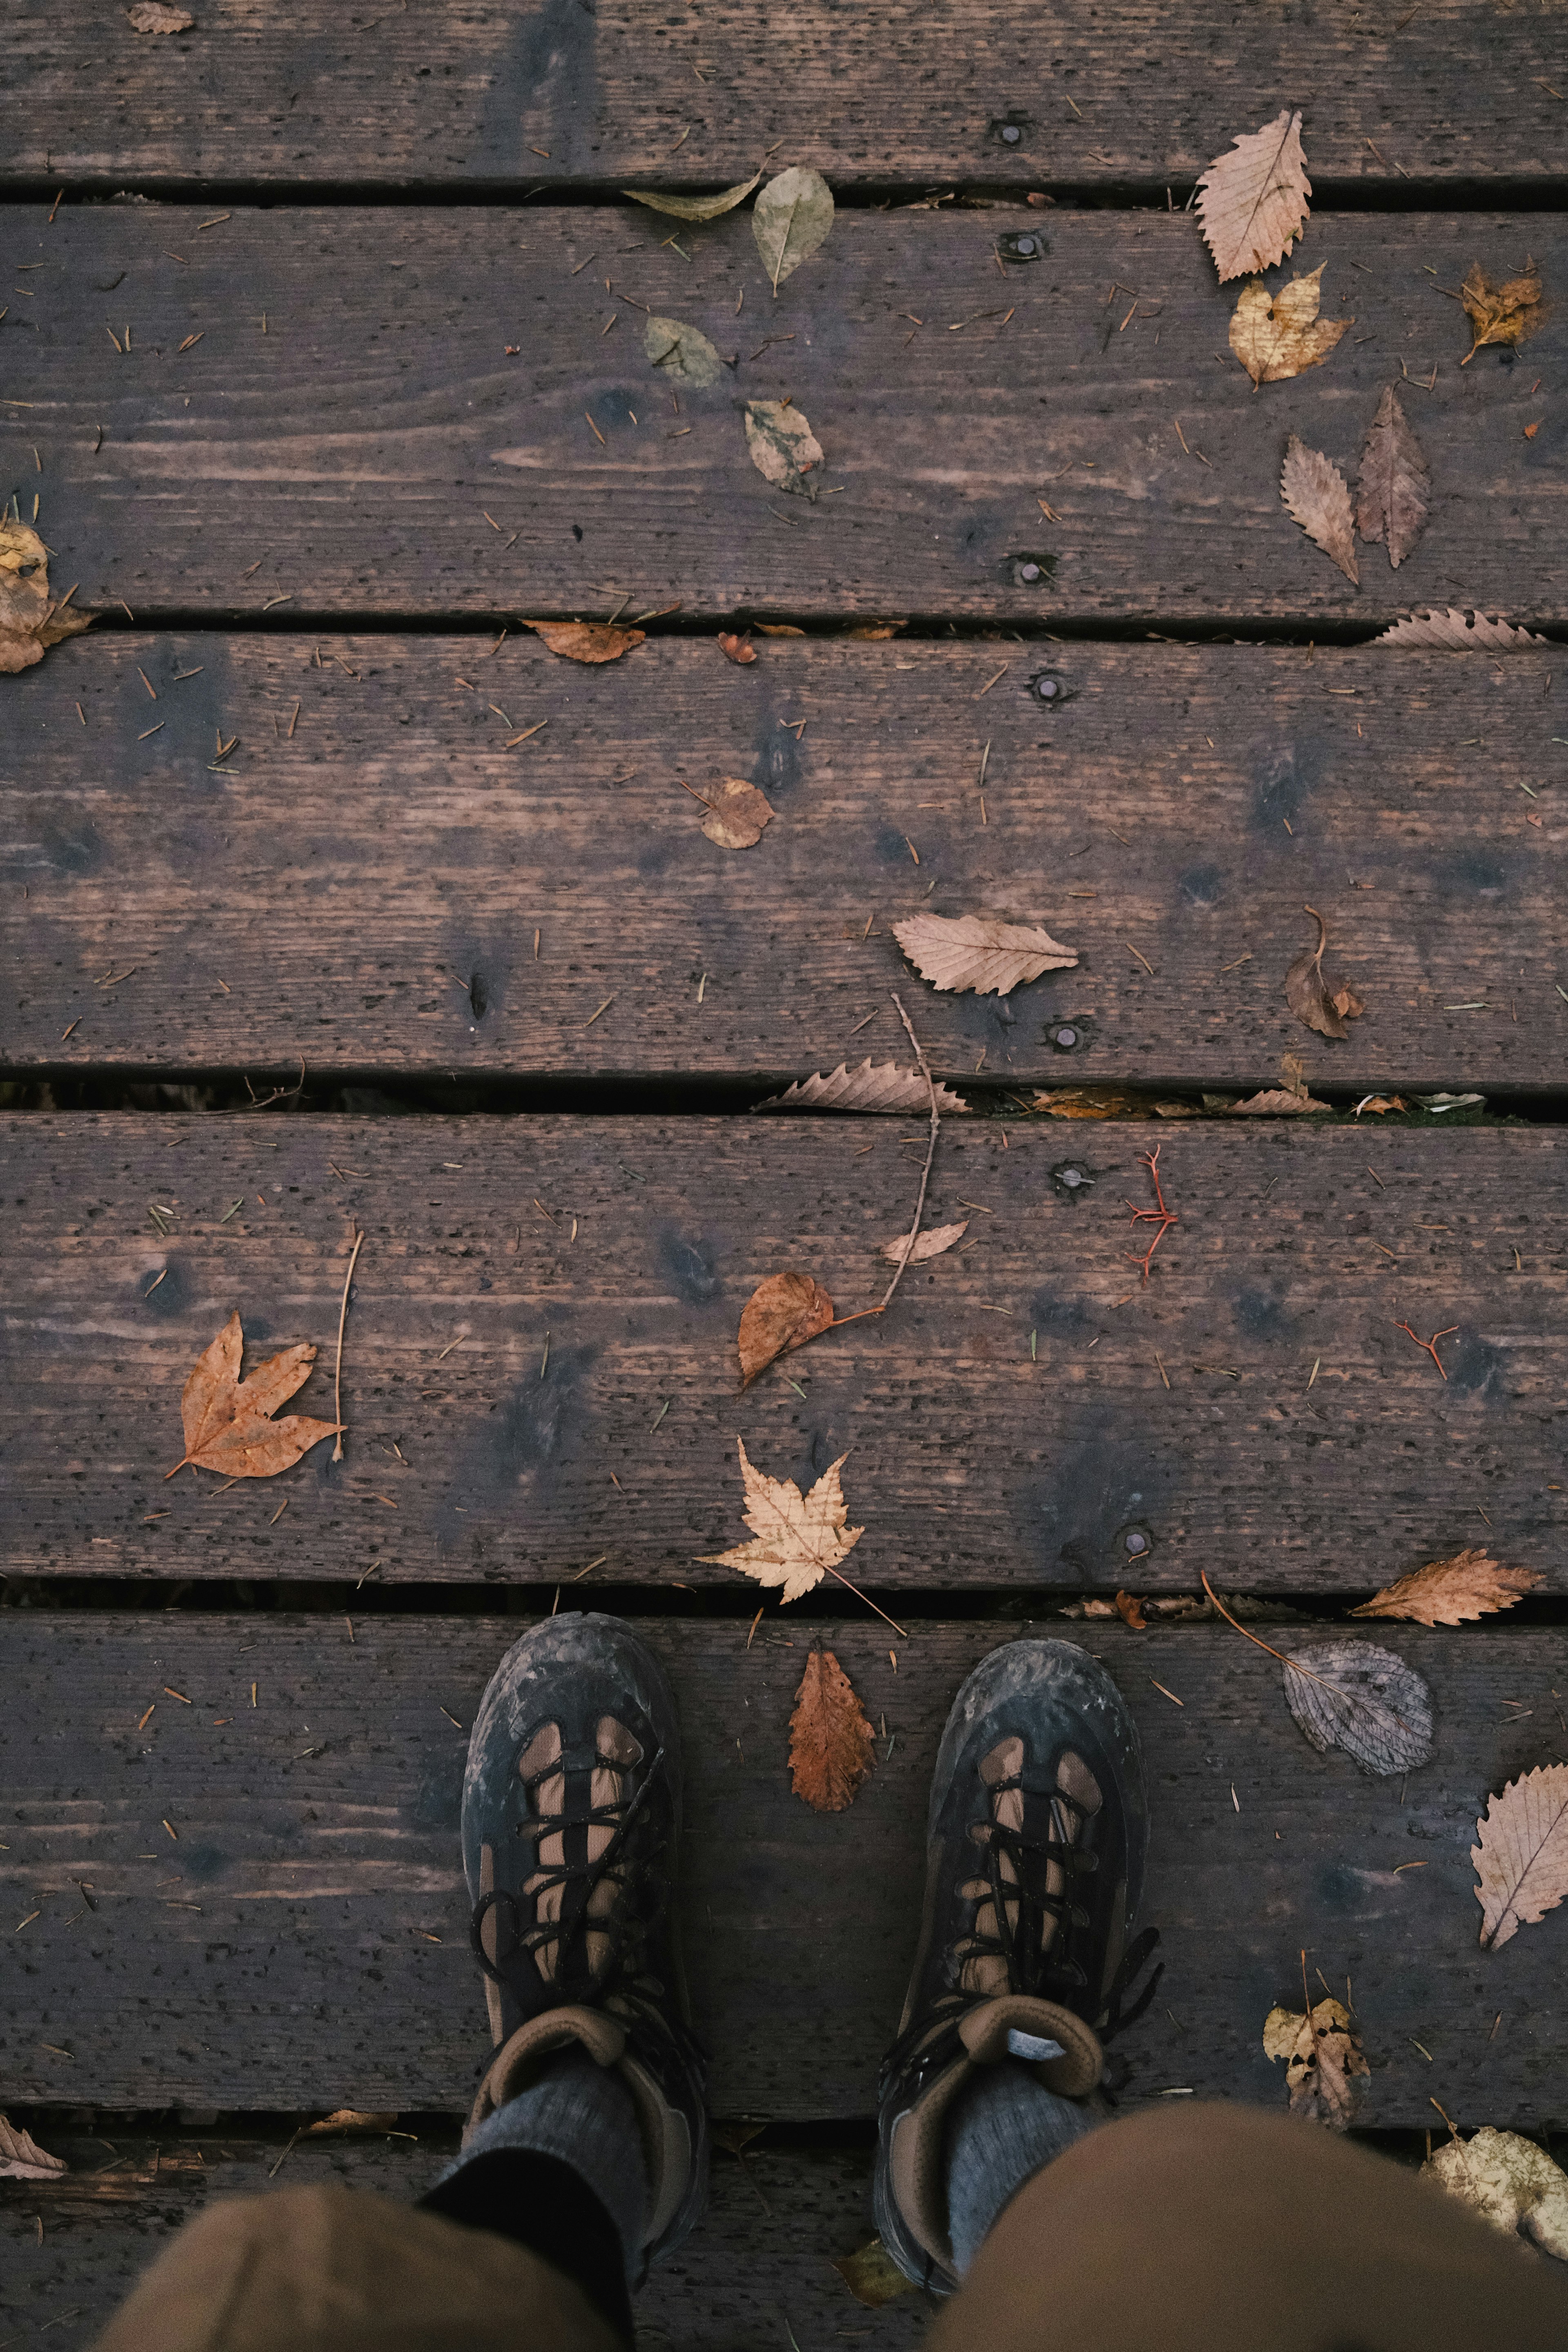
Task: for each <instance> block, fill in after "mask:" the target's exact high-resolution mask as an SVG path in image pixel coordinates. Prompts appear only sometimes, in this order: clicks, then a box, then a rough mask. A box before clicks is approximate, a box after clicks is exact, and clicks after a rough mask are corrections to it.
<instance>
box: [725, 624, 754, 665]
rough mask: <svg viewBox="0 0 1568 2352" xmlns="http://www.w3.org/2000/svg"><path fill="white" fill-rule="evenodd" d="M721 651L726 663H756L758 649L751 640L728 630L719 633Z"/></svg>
mask: <svg viewBox="0 0 1568 2352" xmlns="http://www.w3.org/2000/svg"><path fill="white" fill-rule="evenodd" d="M719 650H720V652H721V654H722V655H723V656H724V658H725V660H726V661H732V662H754V661H755V660H756V658H757V649H756V647H755V646H754V645H752V642H751V640H750V638H749V637H742V636H737V635H734V634H733V633H732V632H731V631H730V630H728V629H721V630H720V632H719Z"/></svg>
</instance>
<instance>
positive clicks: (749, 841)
mask: <svg viewBox="0 0 1568 2352" xmlns="http://www.w3.org/2000/svg"><path fill="white" fill-rule="evenodd" d="M698 798H699V799H700V800H703V799H705V800H706V801H707V803H708V814H707V815H706V816H705V817H704V818H703V820H702V830H703V832H704V833H705V834H706V835H708V838H709V840H710V841H716V842H717V843H718V845H719V846H720V848H721V849H754V848H755V847H756V845H757V843H758V842H759V841H761V839H762V837H763V829H764V827H765V826H766V825H767V824H768V822H769V820H770V818H771V817H772V815H773V804H772V803H771V802H770V801H768V800H767V799H766V797H765V796H764V795H763V793H760V792H758V790H757V788H756V786H755V784H748V783H745V782H742V779H741V778H740V777H739V776H721V778H720V780H719V782H718V783H717V784H715V786H714V787H713V790H712V792H711V793H699V794H698Z"/></svg>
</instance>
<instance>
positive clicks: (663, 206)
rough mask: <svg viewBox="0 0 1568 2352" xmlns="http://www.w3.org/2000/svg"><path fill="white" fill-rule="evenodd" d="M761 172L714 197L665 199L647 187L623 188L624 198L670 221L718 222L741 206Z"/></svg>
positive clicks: (759, 177) (760, 176)
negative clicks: (737, 206)
mask: <svg viewBox="0 0 1568 2352" xmlns="http://www.w3.org/2000/svg"><path fill="white" fill-rule="evenodd" d="M762 176H763V175H762V173H761V172H760V171H757V172H753V173H752V176H751V178H750V179H749V180H737V181H736V183H735V184H734V186H733V187H732V188H721V190H720V192H719V194H717V195H716V196H667V195H663V194H658V193H657V192H656V191H654V190H652V189H647V188H623V189H622V190H621V194H622V195H623V196H630V198H631V200H632V202H633V204H634V205H647V207H648V209H649V210H650V211H651V212H656V213H668V215H670V217H671V219H672V220H689V221H710V220H717V219H718V218H719V216H720V215H721V213H732V212H733V211H734V209H735V206H736V205H743V204H744V203H745V201H746V198H747V197H748V196H749V195H750V194H751V193H752V189H753V188H754V187H755V186H756V184H757V182H758V181H759V180H760V179H761V178H762Z"/></svg>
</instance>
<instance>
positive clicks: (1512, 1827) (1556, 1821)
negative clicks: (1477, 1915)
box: [1470, 1764, 1568, 1952]
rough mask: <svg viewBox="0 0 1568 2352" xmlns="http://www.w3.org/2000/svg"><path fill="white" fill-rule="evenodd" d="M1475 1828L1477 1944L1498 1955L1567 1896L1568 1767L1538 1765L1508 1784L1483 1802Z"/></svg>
mask: <svg viewBox="0 0 1568 2352" xmlns="http://www.w3.org/2000/svg"><path fill="white" fill-rule="evenodd" d="M1476 1828H1477V1829H1478V1831H1479V1832H1480V1840H1481V1842H1480V1843H1479V1845H1473V1846H1472V1847H1471V1848H1470V1860H1471V1861H1472V1862H1473V1863H1474V1864H1475V1865H1476V1879H1477V1885H1476V1901H1477V1902H1478V1903H1479V1905H1480V1906H1481V1936H1480V1940H1481V1944H1482V1946H1483V1948H1487V1949H1489V1950H1491V1951H1494V1952H1497V1951H1500V1950H1501V1949H1502V1947H1503V1946H1504V1945H1505V1944H1506V1943H1508V1942H1509V1941H1510V1938H1511V1937H1514V1936H1516V1935H1517V1934H1518V1933H1519V1930H1520V1928H1521V1927H1526V1926H1529V1925H1531V1923H1532V1922H1534V1921H1535V1920H1537V1919H1543V1918H1544V1917H1545V1916H1546V1914H1547V1912H1548V1911H1555V1910H1556V1908H1557V1906H1558V1905H1559V1904H1560V1903H1561V1902H1562V1900H1563V1896H1564V1895H1568V1764H1541V1765H1538V1766H1537V1767H1536V1769H1535V1770H1534V1771H1533V1772H1525V1773H1523V1774H1521V1777H1520V1779H1519V1780H1510V1782H1509V1785H1508V1787H1507V1788H1506V1789H1505V1790H1503V1792H1502V1794H1501V1796H1497V1795H1496V1794H1493V1795H1492V1796H1490V1797H1489V1798H1488V1800H1487V1809H1486V1811H1485V1812H1484V1813H1483V1814H1482V1816H1481V1818H1480V1820H1479V1822H1477V1823H1476Z"/></svg>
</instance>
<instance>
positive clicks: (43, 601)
mask: <svg viewBox="0 0 1568 2352" xmlns="http://www.w3.org/2000/svg"><path fill="white" fill-rule="evenodd" d="M90 625H91V624H90V623H89V619H88V617H87V615H86V614H85V613H73V612H68V611H67V609H66V606H65V603H64V600H63V599H62V600H61V601H60V602H59V603H58V604H57V603H56V602H55V600H54V599H53V598H52V597H51V596H50V594H49V556H48V550H47V547H46V546H45V545H44V542H43V541H42V540H41V539H40V538H39V537H38V534H37V531H36V530H34V529H33V527H32V525H31V524H30V523H25V522H5V521H3V520H0V674H5V673H11V674H14V673H16V671H18V670H24V669H31V667H33V664H34V663H35V662H40V661H42V660H43V658H44V655H45V653H46V651H47V648H48V647H49V646H58V644H59V643H60V642H61V640H62V639H63V638H65V637H74V636H76V635H79V633H80V632H81V631H82V630H83V629H85V628H89V627H90Z"/></svg>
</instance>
